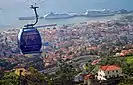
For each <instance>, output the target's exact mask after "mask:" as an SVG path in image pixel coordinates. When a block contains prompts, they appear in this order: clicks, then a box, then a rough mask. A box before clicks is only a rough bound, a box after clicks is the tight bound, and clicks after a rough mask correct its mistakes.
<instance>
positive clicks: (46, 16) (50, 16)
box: [44, 12, 74, 19]
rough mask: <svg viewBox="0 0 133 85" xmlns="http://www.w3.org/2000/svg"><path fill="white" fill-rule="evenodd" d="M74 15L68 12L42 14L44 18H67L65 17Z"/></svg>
mask: <svg viewBox="0 0 133 85" xmlns="http://www.w3.org/2000/svg"><path fill="white" fill-rule="evenodd" d="M72 17H74V15H73V14H69V13H53V12H51V13H49V14H46V15H44V19H67V18H72Z"/></svg>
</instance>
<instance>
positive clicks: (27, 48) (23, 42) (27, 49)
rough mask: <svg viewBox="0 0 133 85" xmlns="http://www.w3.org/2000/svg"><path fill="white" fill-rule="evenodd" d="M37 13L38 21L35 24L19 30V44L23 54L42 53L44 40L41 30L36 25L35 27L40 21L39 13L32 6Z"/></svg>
mask: <svg viewBox="0 0 133 85" xmlns="http://www.w3.org/2000/svg"><path fill="white" fill-rule="evenodd" d="M31 8H32V9H34V11H35V14H36V22H35V23H34V24H28V25H26V26H24V28H23V29H21V30H20V31H19V34H18V45H19V48H20V50H21V52H22V53H23V54H32V53H40V52H41V51H40V50H41V47H42V40H41V36H40V33H39V31H38V30H37V28H36V27H33V26H34V25H35V24H36V23H37V22H38V15H37V12H36V8H38V7H33V5H32V6H31Z"/></svg>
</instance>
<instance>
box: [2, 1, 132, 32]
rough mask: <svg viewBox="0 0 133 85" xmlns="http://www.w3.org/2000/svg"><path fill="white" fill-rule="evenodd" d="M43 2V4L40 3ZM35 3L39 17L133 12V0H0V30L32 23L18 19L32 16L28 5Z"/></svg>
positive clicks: (41, 22) (79, 19) (59, 21)
mask: <svg viewBox="0 0 133 85" xmlns="http://www.w3.org/2000/svg"><path fill="white" fill-rule="evenodd" d="M42 2H43V3H42ZM34 3H37V4H38V5H37V6H39V9H38V10H37V11H38V14H39V16H44V15H45V14H47V13H50V12H54V13H84V12H86V10H88V9H110V10H114V11H115V10H119V9H126V10H133V5H132V3H133V0H0V29H3V30H4V29H6V28H14V27H16V28H21V27H23V25H25V24H27V23H32V22H34V21H31V20H26V21H20V20H18V17H28V16H33V15H34V12H33V10H32V9H30V8H29V7H30V5H31V4H34ZM109 18H112V16H109V17H99V18H98V17H93V18H87V17H76V18H70V19H56V20H45V19H41V20H39V22H38V25H45V24H55V23H56V24H58V25H63V24H71V23H80V22H84V21H90V20H97V19H109Z"/></svg>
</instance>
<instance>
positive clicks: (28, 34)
mask: <svg viewBox="0 0 133 85" xmlns="http://www.w3.org/2000/svg"><path fill="white" fill-rule="evenodd" d="M19 40H20V42H19V43H20V49H21V51H22V53H29V52H31V53H32V52H33V53H34V52H40V49H41V46H42V41H41V36H40V34H39V32H38V30H37V29H35V28H26V29H25V28H24V29H23V31H21V32H20V39H19Z"/></svg>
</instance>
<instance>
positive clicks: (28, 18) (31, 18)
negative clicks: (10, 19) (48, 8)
mask: <svg viewBox="0 0 133 85" xmlns="http://www.w3.org/2000/svg"><path fill="white" fill-rule="evenodd" d="M34 19H35V17H34V16H31V17H19V18H18V20H34ZM39 19H43V17H39Z"/></svg>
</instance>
